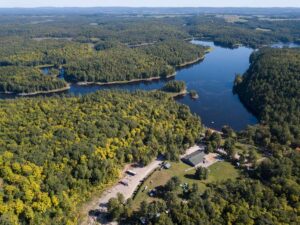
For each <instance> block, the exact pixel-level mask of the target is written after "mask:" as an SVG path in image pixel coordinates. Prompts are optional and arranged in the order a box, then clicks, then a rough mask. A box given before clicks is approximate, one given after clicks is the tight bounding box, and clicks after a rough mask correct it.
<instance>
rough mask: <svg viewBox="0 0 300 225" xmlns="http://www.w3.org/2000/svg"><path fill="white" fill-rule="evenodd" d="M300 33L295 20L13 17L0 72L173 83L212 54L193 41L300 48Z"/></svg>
mask: <svg viewBox="0 0 300 225" xmlns="http://www.w3.org/2000/svg"><path fill="white" fill-rule="evenodd" d="M299 26H300V21H299V20H297V17H295V15H294V14H291V15H285V14H284V15H277V14H276V16H273V17H270V16H268V15H260V16H257V15H251V16H250V15H245V14H244V15H232V14H230V15H229V14H225V15H223V14H215V15H213V14H212V15H205V14H200V15H196V14H182V15H180V14H175V15H168V14H167V15H156V14H141V15H138V14H114V16H113V17H112V16H111V15H109V14H93V15H90V14H89V15H88V14H87V15H84V14H81V15H80V14H77V13H75V14H74V15H72V16H71V15H69V14H65V15H63V14H51V15H49V16H47V17H42V16H39V15H36V16H30V15H23V16H20V15H15V16H13V15H8V16H7V17H5V19H4V18H3V21H2V20H1V21H0V29H1V33H0V50H1V51H0V66H41V65H43V66H44V65H51V66H55V68H60V67H62V66H63V67H65V69H66V70H65V71H66V76H65V78H66V80H67V81H69V82H113V81H128V80H134V79H146V78H150V77H166V76H167V75H171V74H173V73H174V68H175V67H177V66H183V65H186V64H188V63H191V62H195V61H197V60H200V59H201V58H203V56H204V53H205V51H206V49H205V48H203V47H200V46H194V45H192V44H190V43H188V40H191V39H192V38H201V39H203V38H204V39H209V40H212V41H215V42H216V43H219V44H222V45H226V46H230V47H235V46H236V45H238V44H243V45H247V46H251V47H255V48H256V47H261V46H263V45H269V44H272V43H274V42H278V41H283V42H288V41H295V42H297V41H299V40H300V33H299V30H300V27H299ZM47 79H49V78H47ZM15 86H18V85H17V84H15ZM54 86H55V87H56V86H57V85H52V87H54ZM24 89H26V90H32V88H30V87H26V88H24ZM48 89H49V88H48ZM14 91H16V92H18V89H15V90H14Z"/></svg>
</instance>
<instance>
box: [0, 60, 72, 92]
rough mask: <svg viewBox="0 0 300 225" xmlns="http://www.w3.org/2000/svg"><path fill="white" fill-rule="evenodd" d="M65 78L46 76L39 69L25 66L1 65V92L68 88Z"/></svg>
mask: <svg viewBox="0 0 300 225" xmlns="http://www.w3.org/2000/svg"><path fill="white" fill-rule="evenodd" d="M66 87H67V83H66V82H65V81H64V80H61V79H58V78H56V77H52V76H45V75H43V74H42V72H41V71H40V70H39V69H36V68H33V67H23V66H5V67H0V92H5V93H10V92H13V93H34V92H41V91H50V90H56V89H62V88H66Z"/></svg>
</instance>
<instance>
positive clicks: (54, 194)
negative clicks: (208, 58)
mask: <svg viewBox="0 0 300 225" xmlns="http://www.w3.org/2000/svg"><path fill="white" fill-rule="evenodd" d="M258 11H259V10H258ZM295 16H296V17H295ZM297 19H298V17H297V15H292V16H291V17H289V16H286V15H276V16H269V15H248V14H245V15H241V16H236V15H232V14H231V13H230V15H222V14H218V15H216V14H198V13H193V14H175V15H169V14H167V15H156V14H151V13H150V14H135V13H133V14H128V15H126V14H122V13H120V14H117V13H116V14H114V16H111V15H110V14H109V13H108V14H105V13H103V14H88V15H84V14H80V13H79V14H64V13H59V14H51V15H49V16H48V17H47V18H45V17H44V16H41V15H39V14H38V13H37V14H35V15H34V16H33V15H25V14H22V15H20V14H18V15H10V14H7V15H0V30H1V32H0V92H15V93H30V92H40V91H49V90H54V89H60V88H63V87H66V85H67V83H66V81H68V82H100V83H102V82H103V83H105V82H113V81H129V80H134V79H147V78H151V77H162V78H163V77H167V76H169V75H172V74H173V73H174V72H175V70H176V68H177V67H180V66H184V65H186V64H188V63H191V62H193V61H197V60H201V59H202V58H203V57H204V55H205V53H206V52H207V51H208V49H207V48H205V47H201V46H195V45H193V44H191V43H189V40H192V39H193V38H195V39H205V40H211V41H214V42H216V43H217V44H220V45H225V46H227V47H232V48H233V47H236V46H237V45H241V44H242V45H245V46H250V47H252V48H261V47H263V46H265V45H271V44H273V43H276V42H280V41H281V42H300V23H299V21H298V20H297ZM250 60H251V66H250V68H249V70H248V71H247V72H246V73H245V74H244V75H238V76H237V77H236V80H235V86H234V91H235V92H236V93H237V94H238V95H239V97H240V99H241V100H242V101H243V103H244V104H245V105H246V106H247V107H248V108H249V109H250V110H252V111H253V112H254V113H255V114H256V115H257V116H258V117H259V119H260V124H259V125H256V126H249V127H248V128H247V129H246V130H244V131H241V132H239V133H237V134H234V133H235V132H234V131H233V130H232V129H231V128H229V127H225V128H224V129H223V130H222V132H223V135H224V137H222V138H224V139H225V140H224V143H223V145H224V148H225V150H226V151H227V152H228V155H229V156H230V157H227V158H225V160H226V161H229V162H231V163H232V164H233V165H234V166H236V165H237V163H238V161H236V160H233V159H232V158H233V157H232V156H233V155H235V154H234V153H235V152H234V149H233V146H234V143H235V142H236V141H237V140H239V141H243V143H245V144H249V145H253V146H255V147H256V148H257V149H258V150H257V151H259V152H258V153H259V154H261V155H263V160H262V161H260V163H257V164H254V165H253V167H252V168H251V169H249V170H247V169H243V168H239V169H240V170H241V173H242V176H241V178H240V179H238V180H236V181H230V180H229V181H226V182H222V183H214V184H210V185H209V188H208V189H207V190H206V191H205V192H204V193H202V192H200V191H199V190H198V188H197V186H196V185H193V186H190V187H189V188H188V189H185V190H184V191H182V189H181V188H178V187H179V186H180V180H178V178H176V177H174V178H172V179H171V180H170V181H168V183H167V184H166V185H165V186H163V187H162V191H163V192H162V193H163V195H162V196H161V197H160V199H159V200H158V201H154V202H152V203H148V202H143V203H142V204H141V206H140V207H139V209H138V210H137V211H133V210H132V205H131V204H132V202H131V200H129V201H128V202H125V201H124V199H123V198H122V196H119V198H118V199H113V200H111V201H110V205H109V211H110V213H111V218H112V219H114V220H117V221H120V222H121V223H125V224H126V223H127V224H140V222H141V218H142V219H143V221H146V222H147V223H149V224H164V225H171V224H191V225H199V224H200V225H201V224H203V225H204V224H205V225H206V224H249V225H250V224H251V225H252V224H258V225H263V224H299V223H300V217H299V214H300V213H299V196H300V180H299V177H300V174H299V171H300V170H299V168H300V156H299V154H300V153H299V147H300V142H299V140H300V114H299V112H300V110H299V106H300V102H299V101H300V93H299V90H300V89H299V88H300V87H299V84H300V83H299V80H300V77H299V75H300V51H299V50H297V49H270V48H262V49H260V50H259V51H255V52H254V53H253V55H252V56H251V59H250ZM47 66H48V67H51V68H53V71H54V73H55V71H58V70H59V69H61V68H63V69H64V70H65V80H66V81H64V80H61V79H58V78H57V77H55V76H54V75H44V74H42V71H41V67H47ZM183 88H185V84H184V83H182V82H178V81H170V82H169V83H167V85H166V87H165V90H167V91H178V90H183ZM204 131H205V128H204V127H203V126H202V124H201V120H200V118H199V117H197V116H195V115H193V114H192V113H191V112H190V109H189V108H188V107H187V106H185V105H181V104H178V103H176V102H175V101H174V100H173V99H172V98H171V97H170V95H168V94H166V93H163V92H160V91H154V92H142V91H137V92H133V93H130V92H126V91H116V90H107V91H100V92H97V93H94V94H90V95H86V96H78V97H74V96H65V95H60V96H52V97H42V96H38V97H34V98H17V99H11V100H0V224H1V225H2V224H3V225H4V224H5V225H19V224H24V225H26V224H34V225H35V224H68V225H71V224H77V223H78V213H77V210H78V206H79V204H80V203H82V202H84V201H86V200H87V199H89V197H91V194H92V193H94V192H98V193H99V192H101V191H103V190H104V188H105V187H107V186H109V185H111V184H112V183H115V182H116V180H117V179H118V178H119V176H120V172H121V170H122V168H123V166H124V165H125V164H126V163H138V164H139V165H146V164H148V163H149V162H151V161H152V160H153V159H154V158H155V157H157V156H160V155H164V156H165V157H166V159H167V160H173V161H177V160H178V158H179V155H180V154H181V153H183V151H184V150H185V149H186V148H187V147H189V146H191V145H193V144H194V143H199V141H200V140H201V137H200V134H201V133H203V132H204ZM207 133H209V132H207ZM233 134H234V135H233ZM202 141H203V140H202ZM204 141H205V142H206V144H207V149H206V151H207V152H214V151H215V149H216V148H217V147H218V146H220V143H221V137H220V135H216V134H209V135H206V137H205V139H204ZM255 154H256V152H252V153H251V152H250V153H249V154H248V155H247V156H242V157H244V158H253V159H255V156H256V155H255ZM242 159H243V158H242ZM200 172H201V171H200ZM200 172H199V173H200ZM201 173H202V172H201ZM199 177H200V178H201V179H202V175H201V174H200V175H199Z"/></svg>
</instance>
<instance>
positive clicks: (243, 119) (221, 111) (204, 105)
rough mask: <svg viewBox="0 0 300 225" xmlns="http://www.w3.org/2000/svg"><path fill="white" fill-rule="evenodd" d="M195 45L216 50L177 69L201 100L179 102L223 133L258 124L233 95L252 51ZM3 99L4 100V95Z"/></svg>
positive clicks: (133, 86)
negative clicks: (194, 62)
mask: <svg viewBox="0 0 300 225" xmlns="http://www.w3.org/2000/svg"><path fill="white" fill-rule="evenodd" d="M192 43H194V44H199V45H206V46H210V47H212V48H213V50H212V51H211V52H210V53H208V54H206V57H205V59H204V60H203V61H202V62H199V63H196V64H194V65H191V66H188V67H185V68H182V69H180V70H178V71H177V74H176V76H175V77H174V78H172V79H176V80H183V81H185V82H186V85H187V88H188V90H192V89H193V90H196V91H197V93H198V94H199V98H198V99H196V100H195V99H191V97H190V96H189V95H186V96H183V97H178V98H176V101H178V102H179V103H183V104H186V105H188V106H189V107H190V109H191V111H192V112H193V113H196V114H197V115H199V116H200V117H201V119H202V122H203V123H204V125H206V126H207V127H211V128H214V129H218V130H220V129H221V128H222V126H224V125H229V126H231V127H232V128H234V129H235V130H242V129H244V128H246V127H247V125H253V124H256V123H257V122H258V121H257V119H256V117H255V116H254V115H253V114H251V113H250V112H249V111H248V110H247V109H246V108H245V107H244V106H243V104H242V103H241V102H240V100H239V98H238V96H237V95H233V93H232V87H233V81H234V78H235V75H236V74H237V73H240V74H242V73H244V72H245V71H246V70H247V69H248V67H249V57H250V55H251V53H252V52H253V49H251V48H247V47H239V48H236V49H229V48H224V47H220V46H216V45H215V44H214V43H213V42H205V41H192ZM166 82H167V80H157V81H151V82H139V83H130V84H120V85H107V86H99V85H89V86H79V85H76V84H73V85H71V89H70V90H68V91H67V92H65V93H70V94H74V95H85V94H88V93H92V92H95V91H97V90H103V89H126V90H130V91H134V90H138V89H142V90H154V89H159V88H162V87H163V86H164V84H165V83H166ZM0 97H2V98H5V97H4V96H3V95H2V96H0ZM6 97H7V96H6Z"/></svg>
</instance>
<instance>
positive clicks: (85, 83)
mask: <svg viewBox="0 0 300 225" xmlns="http://www.w3.org/2000/svg"><path fill="white" fill-rule="evenodd" d="M210 51H211V49H209V50H207V51H205V54H207V53H209V52H210ZM205 54H204V55H203V56H202V57H198V58H197V59H195V60H192V61H189V62H185V63H182V64H180V65H177V66H175V69H176V71H175V72H174V73H173V74H170V75H168V76H166V77H160V76H158V77H149V78H141V79H132V80H124V81H110V82H97V81H96V82H95V81H92V82H77V83H75V84H76V85H79V86H87V85H93V84H94V85H114V84H130V83H136V82H148V81H149V82H150V81H154V80H160V79H169V78H172V77H175V76H176V74H177V70H178V69H182V68H184V67H186V66H190V65H193V64H196V63H198V62H200V61H202V60H204V59H205Z"/></svg>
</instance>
